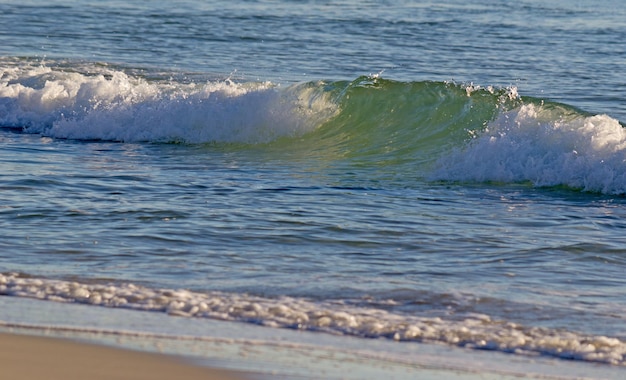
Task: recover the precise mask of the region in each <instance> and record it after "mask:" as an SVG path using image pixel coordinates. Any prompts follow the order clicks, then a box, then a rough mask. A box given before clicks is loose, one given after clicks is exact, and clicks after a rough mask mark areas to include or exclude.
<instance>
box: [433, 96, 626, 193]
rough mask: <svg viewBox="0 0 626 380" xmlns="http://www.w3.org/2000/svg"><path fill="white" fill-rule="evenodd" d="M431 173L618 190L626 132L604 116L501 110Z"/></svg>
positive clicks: (623, 189)
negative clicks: (482, 129) (483, 128)
mask: <svg viewBox="0 0 626 380" xmlns="http://www.w3.org/2000/svg"><path fill="white" fill-rule="evenodd" d="M433 177H434V178H435V179H443V180H451V181H477V182H487V181H495V182H508V183H510V182H532V183H533V184H535V185H537V186H557V185H565V186H569V187H572V188H577V189H582V190H585V191H593V192H602V193H607V194H623V193H626V130H624V128H623V127H622V126H621V125H620V123H619V121H617V120H616V119H613V118H611V117H609V116H606V115H596V116H583V115H580V114H575V115H572V114H570V115H568V114H566V113H561V112H560V111H555V110H553V109H551V108H550V107H544V106H539V105H533V104H527V105H523V106H521V107H520V108H518V109H515V110H512V111H509V112H505V113H502V114H501V115H499V117H498V118H497V119H496V120H494V121H493V122H491V123H490V124H489V125H488V127H487V128H486V129H485V130H484V131H479V132H476V133H475V138H474V139H473V140H472V141H471V142H470V143H469V144H468V146H466V147H465V148H463V149H461V150H458V151H455V152H454V153H453V154H451V155H449V156H447V157H444V158H443V159H441V160H440V161H439V166H438V168H437V170H436V171H435V173H434V174H433Z"/></svg>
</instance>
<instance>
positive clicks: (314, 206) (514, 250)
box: [0, 1, 626, 367]
mask: <svg viewBox="0 0 626 380" xmlns="http://www.w3.org/2000/svg"><path fill="white" fill-rule="evenodd" d="M619 5H620V4H619V2H617V1H601V2H597V1H594V2H591V1H588V2H587V1H579V2H575V3H573V2H567V1H543V2H539V1H521V2H515V3H505V2H500V1H488V2H484V1H483V2H480V3H479V2H471V1H470V2H468V1H463V2H460V1H459V2H456V1H446V2H443V3H442V2H436V3H435V2H433V3H430V2H419V3H415V2H393V3H390V4H385V5H381V4H378V3H375V2H341V3H332V2H331V3H327V2H315V1H310V2H306V1H305V2H295V1H249V2H248V1H245V2H244V1H228V2H211V3H207V4H205V3H204V2H199V1H187V2H177V3H176V6H172V5H171V4H170V3H168V2H142V1H125V2H116V1H107V2H92V3H89V2H86V3H85V2H83V3H80V4H75V3H73V2H64V1H47V2H38V1H25V2H21V3H20V4H18V5H15V4H10V3H7V2H0V25H3V26H2V27H0V125H1V126H2V128H1V129H0V141H1V144H2V148H3V149H2V150H1V151H0V162H1V165H0V176H1V177H0V189H1V197H0V225H1V226H2V229H3V231H4V234H3V235H2V236H1V237H0V293H2V294H4V295H9V296H15V297H27V298H39V299H48V300H49V301H62V302H72V303H80V304H87V305H94V306H93V308H94V309H96V310H98V308H97V306H108V307H111V308H123V309H131V310H137V312H138V313H139V312H140V311H141V310H143V311H154V312H160V313H168V314H171V315H176V316H182V317H183V318H194V321H195V320H196V319H200V320H202V319H205V320H207V321H208V320H227V321H233V322H236V323H239V324H240V325H241V326H242V328H244V326H247V325H250V324H255V325H262V326H268V331H270V330H272V329H270V328H269V327H274V328H286V329H296V330H306V331H308V332H313V333H316V334H328V333H330V334H339V335H340V336H344V337H346V339H348V338H349V339H354V338H357V339H362V342H363V343H362V344H363V345H368V344H373V343H368V342H373V341H378V339H375V340H372V339H371V338H379V339H383V340H388V341H389V342H393V341H394V340H397V341H403V342H406V343H411V344H415V345H428V344H432V343H439V344H444V345H448V346H451V347H465V348H469V349H486V350H492V351H495V352H502V353H507V354H510V355H512V356H514V357H515V356H519V357H524V358H527V357H534V356H535V355H539V356H541V357H545V358H555V359H558V360H562V359H573V360H577V361H580V362H582V363H589V364H588V365H589V366H592V365H597V363H602V365H606V366H607V367H608V366H611V365H613V366H617V367H621V366H623V365H624V364H625V363H626V356H625V355H626V319H625V317H624V315H626V296H625V294H626V292H625V290H626V281H625V280H624V276H623V274H624V270H625V268H626V239H625V238H624V237H623V234H622V231H623V229H624V227H626V224H625V223H624V222H623V220H624V215H626V207H625V206H626V203H625V201H624V194H625V193H626V166H625V164H624V162H625V160H626V133H625V132H624V129H623V126H622V124H621V121H623V120H626V113H625V110H624V99H625V98H626V96H625V95H626V86H625V85H624V79H623V78H624V75H623V74H624V69H625V64H626V50H625V49H624V47H623V44H622V41H624V39H625V37H626V17H624V16H626V15H625V11H623V10H622V8H621V7H620V6H619ZM9 305H10V304H9ZM42 308H43V306H42ZM100 310H105V309H104V308H100ZM5 312H6V311H5ZM6 313H7V314H6V315H7V316H8V315H9V314H8V312H6ZM103 313H104V311H103ZM2 315H3V312H2V311H0V320H3V317H2ZM11 315H13V314H11ZM5 318H8V317H5ZM25 318H26V317H25ZM71 318H72V317H71V316H70V317H69V321H68V323H69V324H72V321H71ZM75 318H76V319H77V320H78V319H80V318H79V317H75ZM26 319H27V318H26ZM81 323H83V322H81ZM121 323H122V321H121V320H120V324H121ZM194 323H195V322H194ZM207 323H208V322H207ZM181 334H182V332H181ZM346 342H347V340H346ZM351 342H352V341H351ZM333 344H338V345H339V346H340V345H341V344H340V343H333ZM390 355H391V354H390ZM592 363H593V364H592Z"/></svg>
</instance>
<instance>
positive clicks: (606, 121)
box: [0, 61, 626, 194]
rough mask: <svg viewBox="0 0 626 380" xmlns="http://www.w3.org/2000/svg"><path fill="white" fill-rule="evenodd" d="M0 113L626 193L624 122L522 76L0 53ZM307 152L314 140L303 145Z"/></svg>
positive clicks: (40, 128)
mask: <svg viewBox="0 0 626 380" xmlns="http://www.w3.org/2000/svg"><path fill="white" fill-rule="evenodd" d="M127 71H130V73H127ZM0 73H2V74H1V75H0V126H2V127H5V128H12V129H17V130H19V131H22V132H25V133H36V134H41V135H44V136H48V137H53V138H62V139H75V140H105V141H120V142H157V143H186V144H206V143H217V144H221V143H228V144H233V143H235V144H244V145H247V144H255V145H258V144H269V145H270V149H279V150H281V149H282V150H284V149H291V150H296V151H298V152H300V153H301V155H302V154H308V153H310V155H311V157H324V159H332V160H343V161H347V162H349V165H359V166H360V167H364V166H367V167H373V166H375V167H383V168H384V169H385V171H386V172H388V173H393V174H394V175H396V177H403V178H417V179H419V180H424V179H425V180H430V181H447V182H465V183H467V182H472V183H485V182H490V183H531V184H532V185H534V186H565V187H568V188H571V189H577V190H583V191H590V192H599V193H604V194H625V193H626V165H624V163H625V162H626V133H625V132H624V128H623V126H622V125H621V124H620V122H619V121H618V120H616V119H614V118H611V117H610V116H607V115H593V114H589V113H586V112H583V111H581V110H578V109H576V108H574V107H571V106H568V105H565V104H558V103H553V102H549V101H545V100H541V99H535V98H530V97H521V96H520V95H519V94H518V92H517V88H515V87H509V88H492V87H480V86H476V85H473V84H455V83H446V82H430V81H422V82H398V81H393V80H388V79H383V78H380V77H379V76H376V75H374V76H363V77H359V78H356V79H355V80H352V81H313V82H308V83H299V84H292V85H287V86H280V85H276V84H273V83H269V82H242V83H236V82H234V81H232V80H229V79H225V80H210V81H206V82H199V83H196V82H194V81H184V80H183V81H181V80H179V81H176V80H173V79H170V78H167V75H165V76H163V75H161V76H158V77H157V78H156V79H155V78H153V79H150V80H148V79H145V77H144V76H142V75H138V74H137V73H133V72H132V70H122V69H119V68H118V69H116V68H111V67H108V66H106V65H94V64H92V65H89V64H83V65H77V64H68V65H66V66H63V65H57V66H54V67H49V66H45V65H34V64H32V62H31V63H30V64H26V63H24V62H19V61H18V62H17V63H16V62H10V63H7V62H6V61H1V62H0ZM307 152H308V153H307Z"/></svg>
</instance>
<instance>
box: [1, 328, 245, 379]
mask: <svg viewBox="0 0 626 380" xmlns="http://www.w3.org/2000/svg"><path fill="white" fill-rule="evenodd" d="M0 365H1V366H2V372H3V376H6V378H8V379H14V380H30V379H48V380H80V379H92V380H99V379H102V380H105V379H106V380H111V379H119V380H126V379H128V380H142V379H150V380H160V379H163V380H165V379H174V378H177V379H186V380H194V379H198V380H200V379H203V380H243V379H245V378H246V377H245V376H243V375H242V374H238V373H234V372H231V371H225V370H221V369H214V368H206V367H199V366H195V365H193V364H191V363H186V362H185V361H184V360H183V359H180V358H176V357H173V356H170V355H162V354H156V353H148V352H139V351H132V350H127V349H122V348H112V347H107V346H102V345H96V344H90V343H82V342H77V341H73V340H66V339H60V338H51V337H42V336H32V335H21V334H12V333H0Z"/></svg>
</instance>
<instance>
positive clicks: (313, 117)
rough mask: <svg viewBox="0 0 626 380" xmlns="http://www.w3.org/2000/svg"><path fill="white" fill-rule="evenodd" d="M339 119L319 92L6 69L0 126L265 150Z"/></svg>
mask: <svg viewBox="0 0 626 380" xmlns="http://www.w3.org/2000/svg"><path fill="white" fill-rule="evenodd" d="M334 111H335V106H334V105H333V104H332V102H329V101H327V100H326V99H325V98H324V97H323V96H320V94H317V93H315V91H314V90H313V89H312V88H307V87H306V86H293V87H289V88H280V87H279V86H276V85H274V84H272V83H267V82H266V83H234V82H232V81H230V80H226V81H218V82H207V83H203V84H195V83H191V84H182V83H172V82H148V81H146V80H144V79H142V78H139V77H133V76H130V75H127V74H126V73H124V72H122V71H116V70H109V69H99V70H96V72H95V73H93V74H84V73H77V72H64V71H60V70H55V69H52V68H48V67H24V68H22V67H8V68H4V69H3V68H0V126H3V127H16V128H24V129H25V131H26V132H29V133H41V134H43V135H45V136H49V137H55V138H68V139H90V140H109V141H150V142H186V143H207V142H241V143H263V142H268V141H271V140H273V139H275V138H278V137H281V136H292V135H300V134H303V133H306V132H308V131H310V130H312V129H314V128H316V127H317V126H319V125H320V124H321V123H322V122H323V121H324V120H325V119H326V118H328V117H329V116H331V115H332V114H333V112H334Z"/></svg>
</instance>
